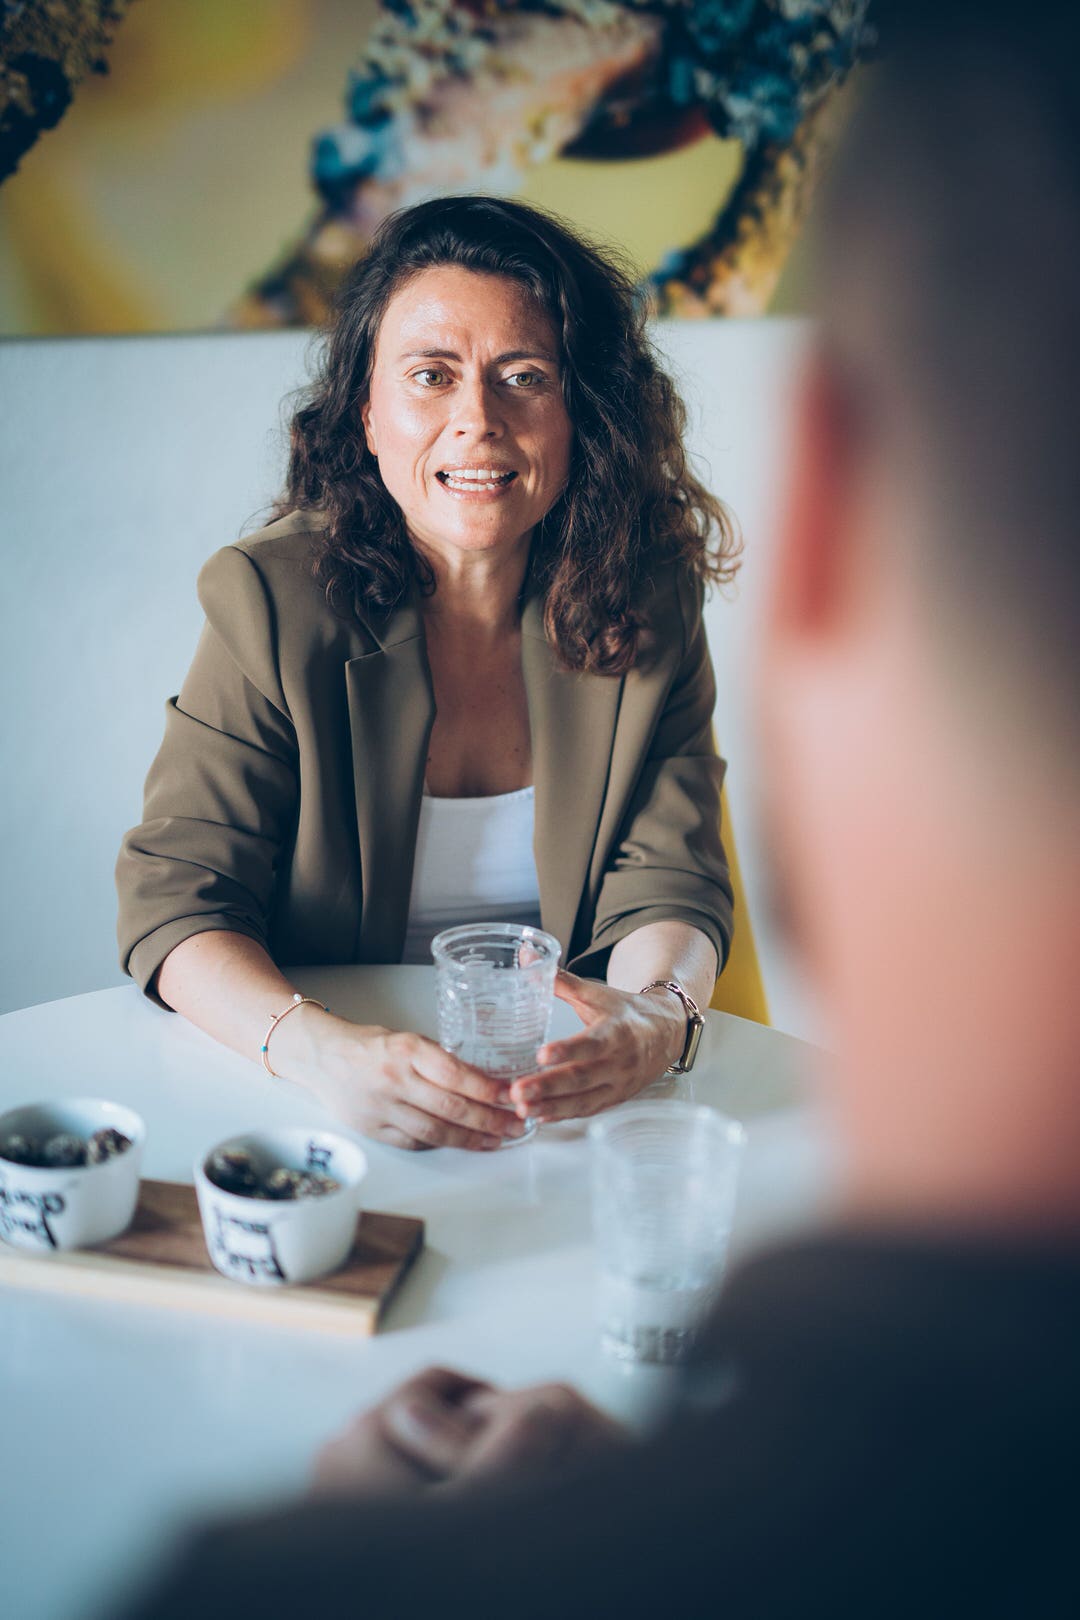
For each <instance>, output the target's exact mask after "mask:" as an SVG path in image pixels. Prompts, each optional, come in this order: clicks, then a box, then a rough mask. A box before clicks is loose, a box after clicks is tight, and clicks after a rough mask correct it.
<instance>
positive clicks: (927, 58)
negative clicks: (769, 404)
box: [819, 0, 1080, 740]
mask: <svg viewBox="0 0 1080 1620" xmlns="http://www.w3.org/2000/svg"><path fill="white" fill-rule="evenodd" d="M876 19H878V23H879V29H881V62H879V65H876V66H874V68H871V70H870V71H868V73H866V75H865V76H863V86H861V97H860V105H858V109H857V112H855V118H853V125H852V128H850V130H848V133H847V141H845V144H844V149H842V152H840V156H839V159H837V164H836V167H834V172H832V177H831V181H829V186H827V193H826V201H824V207H823V211H821V215H819V258H821V279H823V285H821V296H819V303H821V306H823V311H824V318H826V321H824V329H826V330H824V335H826V343H827V345H829V348H831V350H832V353H834V360H836V368H837V374H839V376H840V377H844V374H845V371H847V374H848V376H850V384H852V395H850V403H852V411H853V415H855V418H857V421H858V420H860V416H861V420H863V421H865V426H866V431H868V433H873V431H874V416H876V415H879V416H884V418H887V423H886V424H884V428H886V434H887V442H889V447H891V454H892V455H894V457H904V467H905V468H907V475H908V476H910V478H912V480H915V481H918V484H920V486H923V488H925V489H926V501H928V505H926V507H925V510H929V512H931V514H933V517H931V522H929V523H928V525H926V533H923V535H920V536H918V538H913V544H921V546H923V548H925V549H923V556H918V565H920V567H921V570H923V573H925V577H926V578H928V582H929V583H931V586H933V593H934V598H936V601H938V606H939V608H941V614H942V620H944V622H946V625H947V630H949V635H950V637H959V646H960V648H962V650H965V651H967V653H975V654H976V656H978V661H980V667H981V671H986V672H988V676H994V677H1002V680H1004V684H1010V685H1012V687H1014V689H1022V690H1023V692H1025V693H1031V692H1038V695H1040V701H1041V703H1044V708H1046V711H1048V721H1051V724H1052V716H1054V714H1057V716H1059V718H1061V719H1062V721H1064V723H1065V727H1067V729H1069V731H1072V734H1074V740H1075V729H1077V716H1078V714H1080V701H1078V697H1080V695H1078V692H1077V676H1078V674H1080V637H1078V635H1077V585H1078V573H1080V546H1078V544H1077V533H1075V530H1077V517H1078V514H1080V447H1078V445H1077V424H1078V423H1080V296H1078V293H1077V274H1078V271H1080V109H1078V102H1077V75H1078V63H1080V49H1078V47H1080V18H1078V16H1077V8H1074V6H1065V5H1062V6H1052V5H1051V6H1038V8H1035V11H1033V13H1025V15H1023V16H1022V15H1020V8H1018V6H1017V5H1015V3H1010V5H1004V3H997V0H986V3H983V5H980V6H972V5H970V3H963V0H905V3H904V5H887V3H881V5H878V10H876ZM882 442H884V436H882ZM1056 737H1057V739H1059V740H1061V737H1062V732H1061V729H1059V731H1056Z"/></svg>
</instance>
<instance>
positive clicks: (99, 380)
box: [0, 320, 813, 1033]
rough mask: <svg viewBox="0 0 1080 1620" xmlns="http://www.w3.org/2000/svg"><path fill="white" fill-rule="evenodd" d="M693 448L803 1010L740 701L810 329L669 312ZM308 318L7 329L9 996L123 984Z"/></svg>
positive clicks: (721, 626) (743, 761)
mask: <svg viewBox="0 0 1080 1620" xmlns="http://www.w3.org/2000/svg"><path fill="white" fill-rule="evenodd" d="M658 336H659V338H660V341H661V344H662V346H663V347H664V349H665V350H666V352H667V353H668V354H669V356H670V358H671V361H672V364H673V366H674V368H675V370H676V372H677V374H678V375H679V376H680V379H681V381H682V383H683V386H684V391H685V393H686V395H687V398H688V402H689V403H690V405H691V408H692V411H693V413H694V418H695V422H694V429H693V434H692V443H693V446H694V448H695V450H696V451H697V452H698V454H699V456H700V457H701V465H702V468H703V470H704V472H705V473H706V474H707V476H708V478H709V480H710V481H711V483H712V485H713V487H714V488H716V489H717V490H718V491H719V493H721V494H722V495H723V496H724V497H725V499H727V500H728V501H729V502H730V504H731V505H732V506H733V508H734V509H735V511H736V513H737V514H738V516H739V518H740V520H741V522H742V526H743V528H744V531H745V534H746V540H747V548H746V563H745V566H744V570H743V576H742V583H741V585H740V586H739V588H738V593H737V597H736V599H735V600H734V601H730V602H725V601H722V600H716V601H714V602H713V603H712V604H711V605H710V609H709V622H710V633H711V640H712V645H713V650H714V657H715V661H716V665H717V673H718V678H719V683H720V694H721V695H720V700H719V704H718V709H717V729H718V733H719V736H720V739H721V745H722V747H723V750H724V752H725V753H726V754H727V755H728V758H729V759H730V760H731V761H732V767H733V768H732V773H731V776H730V779H729V790H730V794H731V800H732V810H733V818H734V821H735V824H736V827H737V829H738V835H739V842H740V849H741V853H742V857H743V861H744V865H745V866H746V869H747V870H746V878H747V888H748V892H749V899H750V906H751V911H752V914H753V915H754V918H755V925H756V927H757V928H758V931H759V935H760V936H761V939H760V942H761V945H762V948H763V954H764V963H765V969H766V980H767V987H768V989H769V992H770V997H771V1000H772V1004H773V1015H774V1020H775V1022H776V1023H777V1024H779V1025H780V1027H782V1028H786V1029H789V1030H791V1031H792V1032H794V1033H803V1032H807V1033H809V1032H812V1028H813V1025H812V1019H811V1017H810V1014H809V1012H808V1010H807V1008H806V1007H805V1005H804V1004H803V1001H802V998H801V996H800V994H799V991H798V988H797V986H795V985H794V984H793V983H792V982H791V981H790V979H789V976H788V974H787V972H786V969H785V967H784V964H783V962H782V960H781V958H780V957H779V955H778V954H777V952H776V949H775V943H774V941H773V940H772V937H771V933H770V930H769V928H768V923H767V918H766V916H765V912H764V905H763V892H764V885H763V882H762V878H763V874H764V867H763V860H764V856H763V852H762V851H761V850H760V848H759V847H758V846H757V844H756V841H755V838H754V822H755V817H754V813H753V798H754V788H753V781H754V773H755V765H754V758H753V748H752V737H751V735H750V732H749V726H748V722H747V718H746V714H745V709H744V697H745V693H744V672H745V668H746V652H747V647H748V645H749V643H750V642H751V641H752V638H753V617H754V609H755V604H756V602H757V600H758V598H759V591H760V580H761V576H762V565H763V562H764V560H765V557H766V555H767V549H768V541H769V536H770V533H771V530H772V528H773V526H774V522H775V511H776V496H777V491H778V486H779V485H780V483H781V482H782V468H783V461H784V445H783V437H784V420H785V395H786V391H787V388H788V385H789V382H790V378H791V375H792V371H793V367H794V366H795V365H796V364H797V361H798V355H799V350H800V347H801V345H802V343H803V342H804V340H805V330H804V328H802V327H801V326H800V325H799V324H797V323H794V322H789V321H760V320H758V321H748V322H719V321H718V322H711V323H707V324H705V323H666V324H665V325H664V326H663V327H662V328H661V329H660V330H659V333H658ZM309 342H310V339H309V338H308V336H307V335H306V334H303V333H300V334H297V333H291V332H286V333H213V334H206V335H198V336H170V337H155V338H145V337H140V338H108V339H88V338H80V339H65V340H41V339H39V340H33V341H26V342H20V341H15V342H7V343H3V344H0V399H2V401H3V405H2V406H0V412H2V415H0V421H2V424H3V427H2V434H0V522H2V523H3V563H4V568H3V582H4V590H3V596H2V607H0V649H2V652H0V657H2V660H3V665H2V667H3V683H4V685H3V689H4V703H3V721H2V726H3V731H2V734H0V757H2V759H3V762H4V781H5V789H4V792H3V795H2V822H0V882H2V885H3V887H2V891H0V892H2V913H0V916H2V921H0V1011H2V1010H6V1009H10V1008H12V1007H18V1006H23V1005H27V1004H30V1003H32V1002H36V1001H44V1000H49V999H51V998H53V997H56V996H64V995H73V994H75V993H77V992H79V991H83V990H91V989H98V988H101V987H103V986H106V985H110V984H116V983H121V982H123V980H122V976H121V974H120V972H119V969H118V967H117V965H116V951H115V943H114V914H115V895H114V890H113V879H112V870H113V862H114V859H115V855H116V849H117V845H118V843H119V840H120V837H121V834H122V833H123V831H124V829H125V828H126V827H128V826H129V825H131V824H132V823H134V822H136V821H137V820H138V819H139V816H140V805H141V789H142V780H143V776H144V774H145V771H146V768H147V766H148V764H149V762H150V759H151V757H152V755H153V753H154V751H155V749H156V747H157V744H158V741H159V739H160V733H161V726H162V717H163V703H164V699H165V698H166V696H168V695H169V694H170V693H173V692H175V691H176V690H177V688H178V686H179V684H180V681H181V678H182V676H183V673H184V670H185V668H186V666H187V662H188V659H189V658H190V656H191V652H192V649H193V648H194V645H195V640H196V637H197V634H198V629H199V624H200V618H201V616H200V612H199V608H198V603H197V601H196V597H195V588H194V587H195V575H196V573H197V571H198V568H199V565H200V564H201V563H202V561H203V560H204V559H205V558H206V557H207V556H208V555H209V554H210V553H211V552H212V551H214V550H216V549H217V547H218V546H220V545H224V544H226V543H227V542H229V541H230V540H233V539H235V538H236V537H237V536H238V535H239V534H240V533H241V532H242V531H243V530H245V529H247V528H250V527H251V526H252V519H253V518H255V517H256V516H257V514H258V513H259V512H260V510H261V509H262V508H263V507H264V506H265V505H266V503H267V502H268V501H269V500H270V498H271V497H272V495H273V494H274V493H275V490H276V488H277V485H278V481H279V477H280V473H281V469H282V466H283V460H284V436H283V433H282V429H281V422H282V419H283V418H282V408H281V402H282V400H283V397H284V396H285V395H286V394H287V393H288V392H289V391H290V390H291V389H293V388H295V387H297V386H298V385H299V384H301V383H302V382H303V380H304V377H305V357H306V354H307V352H308V347H309Z"/></svg>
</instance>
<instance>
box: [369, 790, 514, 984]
mask: <svg viewBox="0 0 1080 1620" xmlns="http://www.w3.org/2000/svg"><path fill="white" fill-rule="evenodd" d="M533 824H534V803H533V789H532V788H531V787H527V788H519V790H518V791H517V792H516V793H495V794H492V795H491V797H490V798H484V799H433V798H431V797H430V795H428V794H426V793H425V794H424V797H423V799H422V800H421V801H420V824H419V826H418V827H417V830H416V856H415V859H414V862H413V879H412V893H411V895H410V897H409V920H408V924H407V928H406V933H405V949H404V951H403V952H402V955H401V960H402V961H403V962H430V961H431V941H432V940H433V939H434V937H435V935H436V934H437V933H439V932H440V931H441V930H442V929H443V928H453V927H454V926H455V925H456V924H457V923H467V922H516V923H530V924H531V925H532V926H533V927H534V928H539V926H540V884H539V881H538V879H537V876H536V859H535V856H534V855H533Z"/></svg>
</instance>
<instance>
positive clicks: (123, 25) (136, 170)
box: [0, 0, 873, 334]
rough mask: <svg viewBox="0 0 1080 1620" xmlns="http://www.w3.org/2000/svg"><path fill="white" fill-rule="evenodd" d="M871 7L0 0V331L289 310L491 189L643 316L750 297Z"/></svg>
mask: <svg viewBox="0 0 1080 1620" xmlns="http://www.w3.org/2000/svg"><path fill="white" fill-rule="evenodd" d="M868 9H869V0H624V3H617V0H384V3H383V4H381V5H380V4H377V3H374V0H229V3H228V4H221V3H220V0H51V3H50V4H49V5H48V6H31V5H25V4H19V3H16V0H0V178H2V180H3V183H2V185H0V331H2V332H4V333H8V334H22V333H63V332H138V331H162V330H165V331H171V330H185V329H187V330H192V329H203V328H208V327H214V326H221V325H225V326H234V327H237V326H239V327H270V326H297V325H300V326H303V325H308V324H311V323H313V322H317V321H319V320H321V319H322V318H323V317H324V315H325V314H326V313H327V310H328V308H329V304H330V300H331V299H332V296H333V292H334V289H335V287H336V286H337V285H338V284H339V282H340V281H341V279H342V277H343V276H344V275H345V274H346V273H347V271H348V269H349V267H350V265H351V264H352V263H354V262H355V260H356V258H357V257H358V256H360V255H362V254H363V252H364V250H365V246H366V244H367V242H368V241H369V240H370V236H371V233H372V231H373V230H374V229H375V228H376V227H377V225H378V223H379V221H380V220H381V219H382V218H384V217H385V216H386V214H388V213H389V212H392V211H393V210H394V209H396V208H399V207H402V206H404V205H406V204H408V203H411V202H415V201H418V200H420V199H422V198H424V197H429V196H432V195H437V194H440V193H445V192H462V191H485V192H492V193H497V194H505V195H514V196H520V197H523V198H525V199H526V200H530V201H534V202H537V203H540V204H542V205H544V206H548V207H551V208H554V209H555V210H556V211H557V212H559V213H561V214H563V215H564V216H565V217H566V218H568V219H570V220H571V221H572V222H574V223H576V224H578V225H580V226H582V227H584V228H585V229H586V230H588V231H589V232H590V233H591V234H593V235H594V236H595V237H597V238H599V239H600V240H601V241H604V242H607V243H610V244H612V245H614V246H617V247H618V248H620V249H621V251H622V252H623V254H624V256H625V257H626V259H627V260H628V261H629V263H630V264H631V266H632V267H633V269H634V272H635V274H636V276H637V278H638V279H639V281H640V284H641V286H642V291H643V294H644V295H645V296H647V297H648V298H649V299H650V300H651V302H652V304H653V306H654V307H655V309H656V310H657V312H658V313H660V314H665V313H670V314H679V315H731V314H736V315H741V314H756V313H759V312H761V311H763V310H765V309H767V308H770V307H776V300H777V297H778V288H779V297H780V300H781V303H782V302H783V297H784V285H783V279H782V278H783V277H784V272H785V267H787V266H788V264H789V259H790V256H791V253H792V249H793V247H794V245H795V243H796V241H797V238H798V235H799V231H800V227H801V224H802V221H803V218H804V215H805V210H806V205H807V201H808V198H809V195H810V192H811V190H812V186H813V182H814V178H815V175H816V173H817V170H818V168H819V165H820V161H821V157H822V154H823V153H824V152H825V151H826V150H827V149H828V146H829V144H830V136H831V129H832V127H833V126H834V125H835V122H836V119H837V117H838V116H839V115H840V109H841V108H842V94H841V87H842V86H843V85H844V83H845V81H846V80H847V79H848V76H849V74H850V72H851V69H852V67H853V66H854V65H855V64H856V63H857V62H858V61H860V60H861V59H863V58H864V57H865V56H866V55H867V54H868V52H869V51H870V50H871V48H872V45H873V38H872V29H871V27H870V23H869V21H868V16H867V12H868Z"/></svg>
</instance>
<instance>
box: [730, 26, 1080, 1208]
mask: <svg viewBox="0 0 1080 1620" xmlns="http://www.w3.org/2000/svg"><path fill="white" fill-rule="evenodd" d="M879 10H880V20H881V27H882V44H883V49H884V55H883V60H882V63H881V64H880V65H878V66H877V67H875V68H874V69H873V70H871V71H870V72H868V73H867V74H866V75H865V82H864V84H863V86H862V95H861V103H860V105H859V107H858V109H857V111H856V115H855V118H854V120H853V123H852V127H851V128H850V130H849V132H848V135H847V140H846V145H845V147H844V150H843V152H842V153H841V155H840V157H839V159H838V161H837V163H836V165H835V169H834V173H833V175H832V178H831V184H830V188H829V192H828V196H827V198H826V202H825V206H824V207H823V209H822V212H821V217H820V221H819V236H820V246H819V257H820V293H819V298H818V310H819V314H820V316H821V328H822V329H821V341H820V344H819V347H818V351H817V354H816V356H815V358H814V360H813V362H812V363H811V365H810V367H809V368H808V372H807V376H806V378H805V382H804V386H803V388H802V390H801V395H800V399H799V402H798V405H797V410H796V433H795V456H794V468H793V477H792V485H791V489H790V492H789V504H788V514H787V522H786V527H785V533H784V537H783V541H782V545H781V555H780V557H779V559H778V567H777V572H776V577H775V582H774V589H773V595H772V600H771V611H770V616H769V623H768V629H767V634H766V637H765V652H764V658H763V664H764V668H763V684H762V692H763V703H762V723H763V726H764V727H765V730H766V733H767V736H768V740H769V744H770V750H769V752H770V759H771V766H772V770H771V776H770V792H769V801H768V805H767V809H768V811H769V813H770V816H771V821H772V826H773V830H774V834H775V839H776V847H777V854H778V860H779V863H780V867H781V879H780V881H781V892H782V897H783V899H784V902H785V904H786V906H787V908H788V913H789V916H790V920H791V925H792V929H793V932H794V934H795V936H796V938H797V940H798V942H799V944H800V945H801V947H802V949H803V952H804V956H805V959H806V961H807V963H808V966H809V968H810V971H811V973H812V974H813V975H814V977H815V979H816V981H817V985H818V988H819V990H820V992H821V994H822V997H823V1000H824V1005H825V1009H826V1013H827V1016H829V1017H830V1018H831V1021H832V1024H833V1034H834V1037H835V1041H836V1044H837V1046H838V1047H839V1049H840V1051H841V1053H842V1061H841V1064H840V1067H839V1071H838V1075H837V1079H836V1082H835V1087H836V1089H835V1092H834V1099H835V1101H836V1103H837V1105H838V1109H839V1112H840V1116H841V1123H842V1125H843V1127H844V1129H845V1131H846V1133H847V1135H848V1139H849V1141H850V1143H851V1147H852V1159H853V1170H854V1176H855V1186H856V1196H857V1197H858V1198H859V1199H860V1200H861V1201H862V1202H863V1203H864V1204H865V1203H876V1204H878V1205H879V1206H880V1207H882V1208H883V1209H889V1210H896V1209H900V1208H909V1207H914V1206H919V1207H921V1208H922V1209H923V1211H924V1213H925V1214H926V1215H927V1216H929V1217H933V1216H934V1215H935V1214H937V1215H939V1216H942V1217H944V1216H946V1215H949V1214H953V1215H955V1216H956V1217H957V1218H977V1217H982V1216H990V1215H993V1214H997V1215H999V1216H1001V1217H1002V1218H1008V1217H1009V1216H1010V1214H1011V1213H1014V1214H1016V1216H1017V1218H1019V1215H1020V1205H1021V1204H1022V1203H1023V1202H1024V1201H1025V1200H1027V1202H1028V1203H1030V1201H1031V1188H1032V1184H1033V1182H1034V1181H1035V1180H1037V1179H1038V1178H1037V1177H1036V1175H1035V1174H1034V1171H1033V1168H1032V1161H1033V1160H1034V1159H1035V1158H1041V1161H1042V1174H1043V1179H1044V1186H1045V1188H1046V1197H1045V1201H1044V1203H1045V1209H1046V1210H1049V1209H1050V1206H1051V1205H1052V1204H1054V1205H1055V1206H1059V1205H1060V1199H1059V1198H1058V1196H1057V1194H1056V1192H1054V1191H1051V1187H1052V1186H1056V1181H1055V1177H1056V1176H1057V1175H1058V1173H1059V1172H1063V1171H1064V1168H1065V1166H1066V1164H1067V1163H1068V1162H1069V1161H1070V1159H1071V1164H1072V1165H1073V1166H1075V1165H1076V1164H1077V1162H1080V1077H1078V1076H1077V1070H1078V1068H1080V1014H1078V1012H1077V1010H1076V1000H1077V998H1076V995H1075V990H1074V988H1073V984H1072V981H1073V978H1074V976H1075V970H1076V966H1077V962H1078V960H1080V838H1078V831H1080V749H1078V747H1077V744H1078V742H1080V679H1078V677H1080V636H1078V634H1077V630H1076V624H1075V619H1076V600H1077V584H1078V574H1080V557H1078V547H1077V541H1076V537H1075V535H1074V528H1075V526H1076V521H1077V519H1076V514H1077V513H1078V512H1080V456H1078V455H1077V453H1076V449H1075V445H1074V439H1075V434H1076V426H1077V423H1078V422H1080V296H1078V291H1077V272H1078V270H1080V110H1078V105H1077V103H1078V97H1077V95H1076V89H1077V79H1078V66H1080V51H1078V46H1080V17H1077V18H1075V19H1072V18H1070V15H1069V13H1071V11H1072V8H1071V7H1064V6H1060V7H1058V6H1052V7H1045V8H1042V9H1041V10H1040V11H1039V12H1038V16H1037V18H1036V19H1034V20H1033V19H1032V18H1030V17H1024V18H1023V19H1020V18H1019V16H1018V14H1017V10H1016V7H1015V6H1014V5H1011V6H1008V7H1005V6H1002V5H998V4H996V3H993V0H991V3H989V4H987V5H984V6H980V7H978V8H973V7H971V6H970V5H967V4H963V3H960V0H934V3H933V4H931V3H929V0H927V3H921V0H908V3H907V4H906V5H904V6H903V7H890V6H887V5H883V6H882V7H880V8H879ZM897 17H899V21H898V22H897V21H895V20H894V19H896V18H897ZM1055 1115H1056V1122H1055ZM1052 1126H1053V1127H1054V1128H1053V1129H1051V1127H1052ZM1055 1152H1056V1153H1057V1154H1058V1158H1059V1161H1060V1162H1051V1160H1052V1159H1053V1155H1054V1153H1055ZM1010 1176H1011V1177H1012V1180H1011V1181H1010ZM1072 1180H1073V1182H1080V1177H1077V1176H1076V1175H1075V1174H1073V1176H1072ZM1076 1198H1077V1206H1076V1218H1077V1221H1078V1223H1080V1188H1078V1190H1077V1194H1076ZM992 1204H993V1205H994V1206H995V1207H994V1208H993V1209H991V1208H990V1206H991V1205H992ZM1029 1213H1031V1214H1033V1215H1034V1216H1035V1217H1037V1216H1038V1211H1037V1210H1034V1211H1029Z"/></svg>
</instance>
